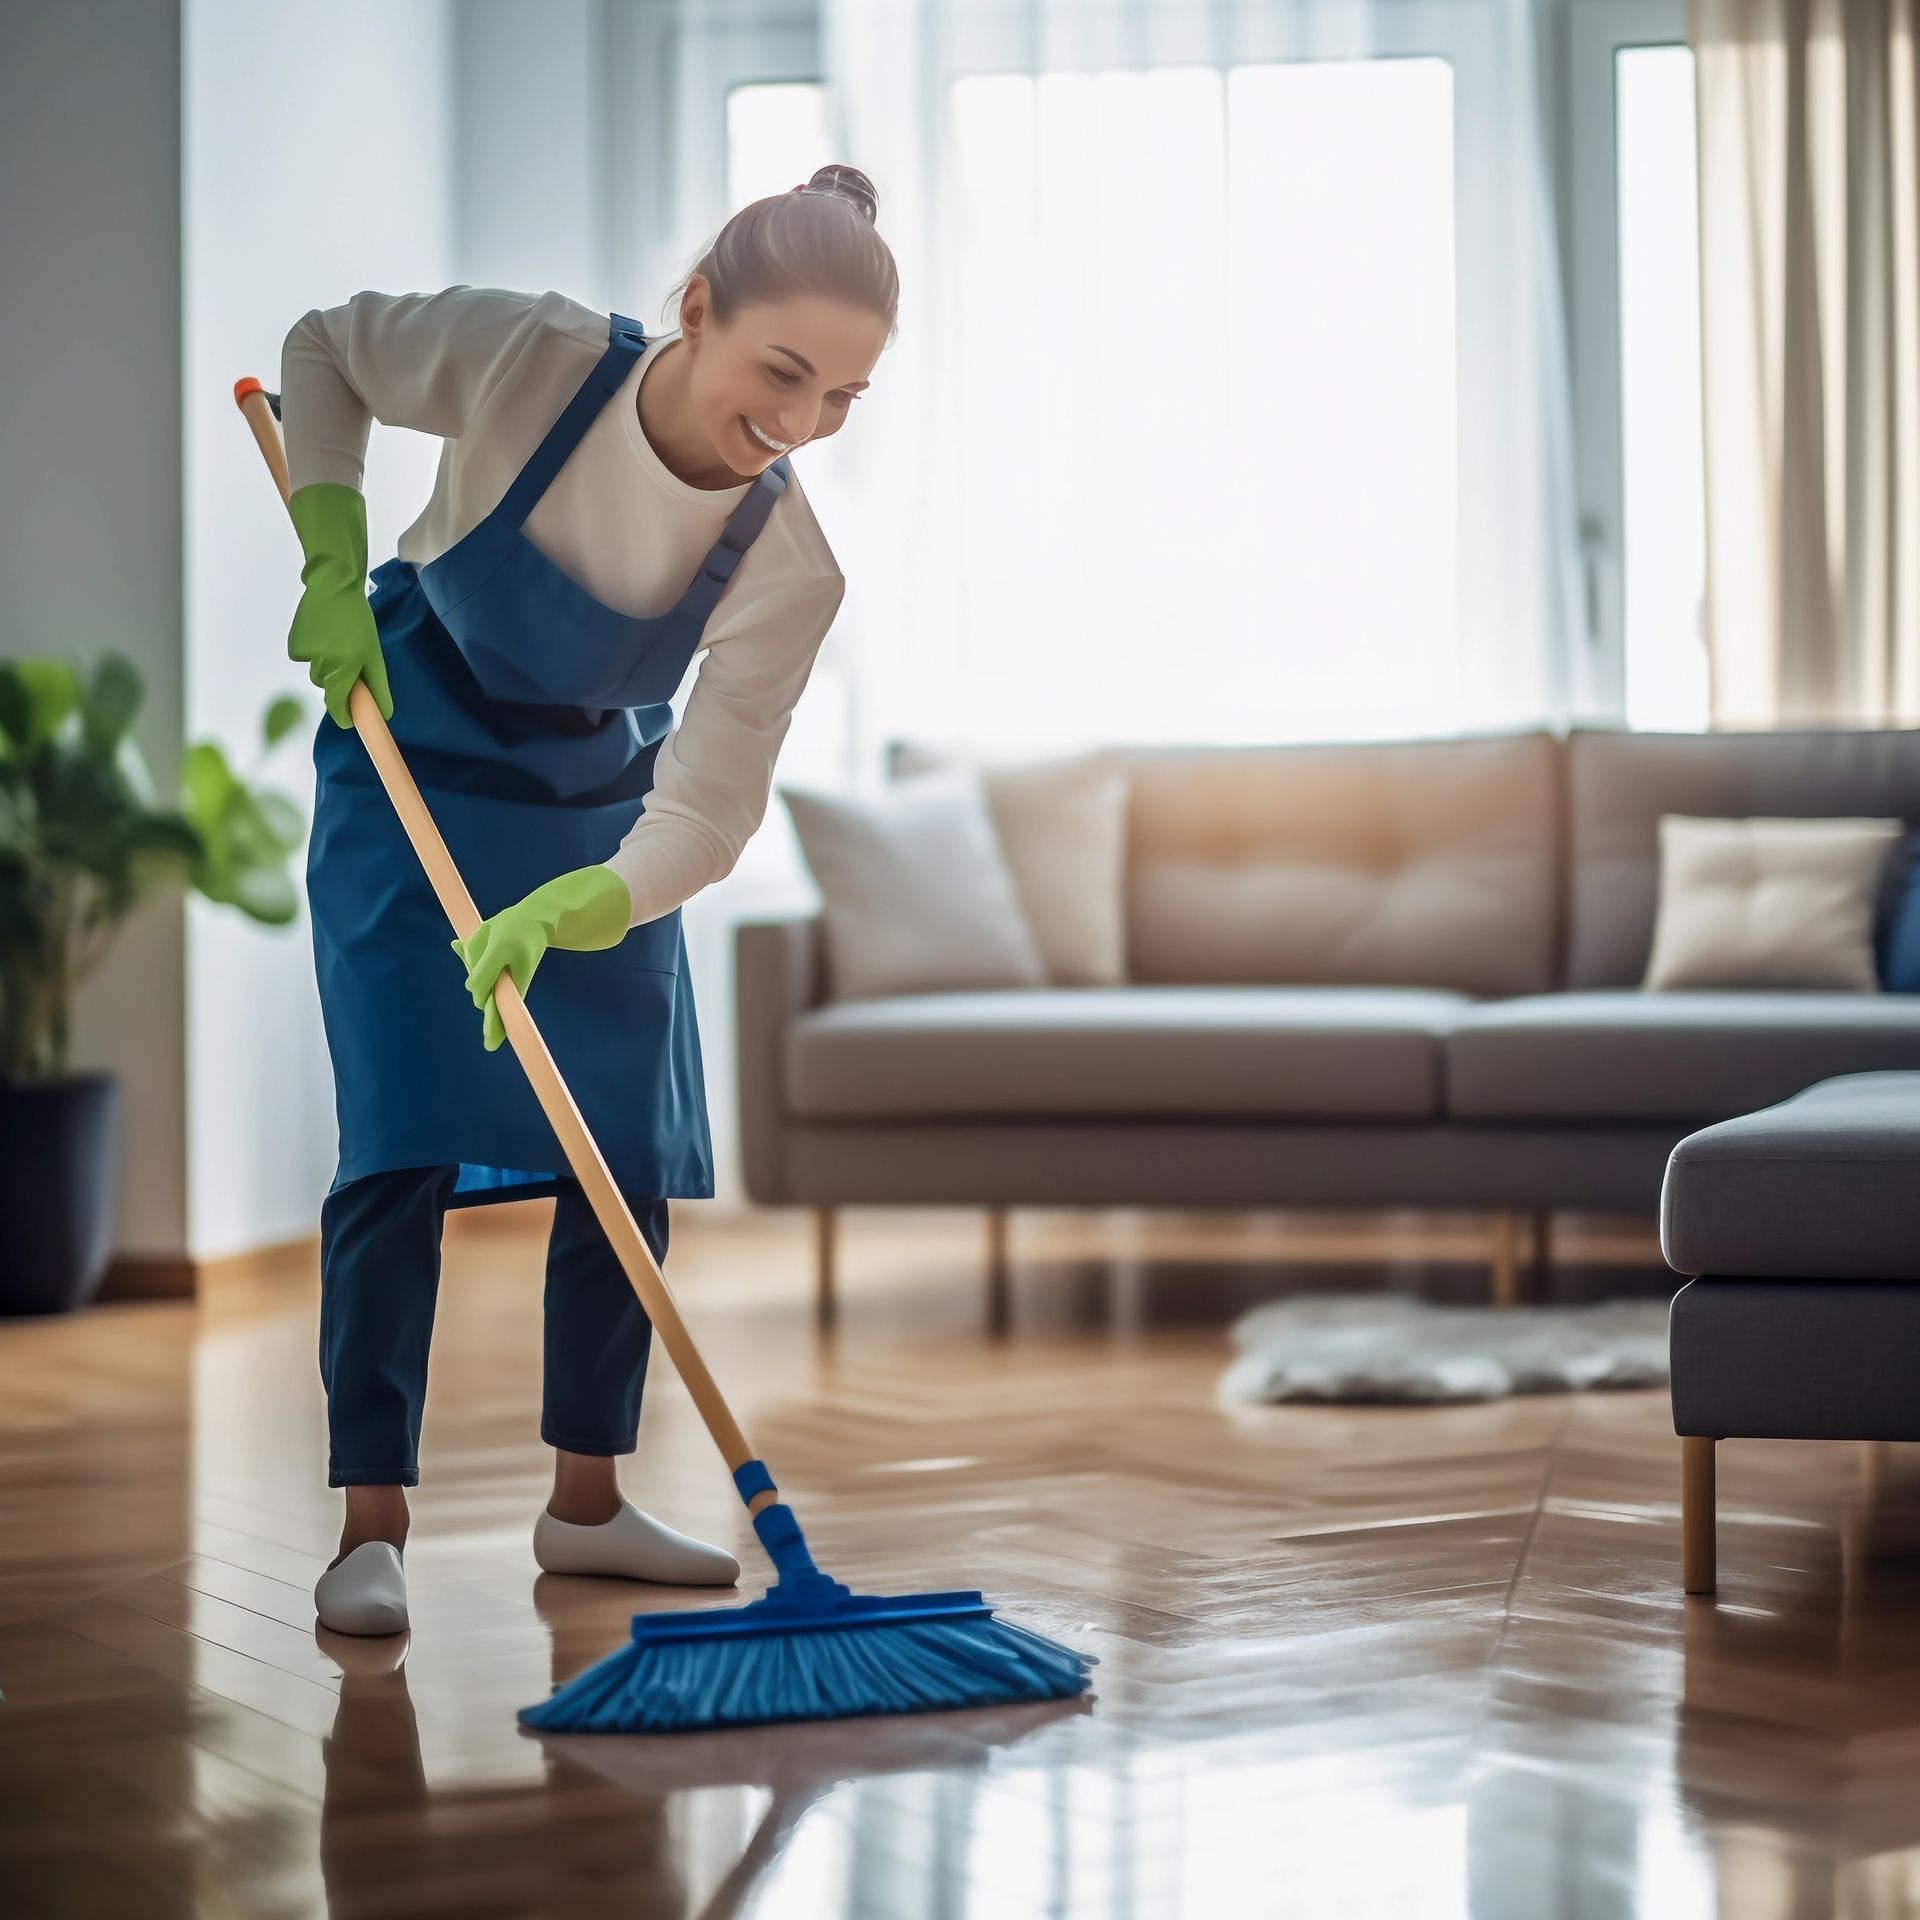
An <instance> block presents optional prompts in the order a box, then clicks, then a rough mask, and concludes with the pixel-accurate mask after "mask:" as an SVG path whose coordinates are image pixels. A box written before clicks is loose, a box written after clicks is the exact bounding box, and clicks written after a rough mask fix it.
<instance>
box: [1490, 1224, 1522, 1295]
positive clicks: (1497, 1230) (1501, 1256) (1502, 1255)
mask: <svg viewBox="0 0 1920 1920" xmlns="http://www.w3.org/2000/svg"><path fill="white" fill-rule="evenodd" d="M1492 1257H1493V1304H1494V1305H1495V1306H1496V1307H1510V1306H1512V1305H1513V1303H1514V1302H1515V1301H1516V1300H1517V1299H1518V1298H1519V1297H1520V1216H1519V1215H1518V1214H1517V1213H1514V1212H1512V1211H1511V1210H1510V1209H1507V1208H1502V1209H1501V1211H1500V1212H1498V1213H1496V1214H1495V1215H1494V1216H1493V1256H1492Z"/></svg>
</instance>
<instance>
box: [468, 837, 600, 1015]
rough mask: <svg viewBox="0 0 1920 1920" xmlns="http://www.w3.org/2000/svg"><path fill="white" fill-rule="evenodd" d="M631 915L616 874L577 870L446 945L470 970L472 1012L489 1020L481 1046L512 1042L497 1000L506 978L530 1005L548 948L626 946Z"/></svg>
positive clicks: (577, 868)
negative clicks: (495, 993)
mask: <svg viewBox="0 0 1920 1920" xmlns="http://www.w3.org/2000/svg"><path fill="white" fill-rule="evenodd" d="M632 907H633V898H632V895H631V894H629V893H628V891H627V883H626V882H625V881H624V880H622V879H621V878H620V876H619V875H618V874H617V873H615V872H614V871H613V869H612V868H611V867H576V868H575V869H574V870H573V871H572V872H571V873H563V874H561V875H560V876H559V877H558V878H557V879H554V880H549V881H548V882H547V883H546V884H545V885H544V886H539V887H535V888H534V890H533V891H532V892H531V893H530V894H528V895H527V897H526V898H525V899H524V900H520V901H516V902H515V904H514V905H512V906H510V907H508V908H506V909H505V910H504V911H502V912H500V913H496V914H495V915H494V916H493V917H492V918H491V919H489V920H482V921H481V922H480V924H479V925H478V926H477V927H475V928H474V930H473V931H472V932H471V933H470V934H468V935H467V936H466V937H465V938H464V939H461V938H455V939H453V940H451V941H449V942H448V944H449V945H450V946H451V947H452V948H453V950H454V952H455V953H457V954H458V955H459V956H460V958H461V960H462V961H463V962H464V963H465V965H466V969H467V991H468V993H469V994H471V995H472V996H473V1004H474V1005H475V1006H476V1007H479V1008H481V1009H482V1010H483V1012H484V1013H485V1016H486V1017H485V1019H484V1021H483V1022H482V1025H481V1029H480V1038H481V1040H482V1042H483V1044H484V1045H485V1047H486V1049H487V1051H488V1052H489V1053H492V1052H493V1051H494V1050H495V1049H496V1048H497V1047H498V1046H499V1045H500V1043H501V1041H502V1040H504V1039H505V1038H506V1037H507V1030H506V1027H505V1025H504V1024H503V1023H502V1021H501V1019H500V1009H499V1008H498V1007H497V1006H495V1005H494V999H493V989H494V985H495V983H496V982H497V981H498V980H499V978H500V975H501V974H502V973H503V972H504V973H508V974H510V975H511V976H512V979H513V984H514V985H515V986H516V987H517V988H518V989H519V990H520V997H521V999H522V1000H524V999H525V998H526V997H527V994H528V991H529V990H530V989H531V988H532V986H533V976H534V973H535V971H536V970H537V969H538V967H539V965H540V961H541V957H542V956H543V955H544V954H545V953H546V950H547V949H548V948H549V947H569V948H574V949H579V950H588V949H592V948H598V947H612V946H617V945H618V944H619V943H620V942H621V941H622V940H624V939H625V938H626V935H627V924H628V915H629V914H630V913H631V911H632Z"/></svg>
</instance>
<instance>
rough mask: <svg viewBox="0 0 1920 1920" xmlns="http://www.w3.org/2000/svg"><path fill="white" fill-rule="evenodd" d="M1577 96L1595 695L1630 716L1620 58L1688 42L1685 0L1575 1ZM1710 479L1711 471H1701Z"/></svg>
mask: <svg viewBox="0 0 1920 1920" xmlns="http://www.w3.org/2000/svg"><path fill="white" fill-rule="evenodd" d="M1567 11H1568V17H1567V35H1566V41H1565V46H1566V76H1565V77H1566V99H1567V102H1568V106H1569V116H1568V117H1569V125H1570V130H1571V133H1570V142H1571V144H1570V151H1569V153H1568V156H1567V165H1568V197H1567V205H1568V211H1569V227H1570V235H1571V260H1572V279H1573V287H1572V293H1573V297H1572V301H1571V303H1570V308H1569V333H1570V336H1571V350H1572V362H1571V364H1572V368H1573V414H1574V455H1575V487H1576V498H1577V500H1578V503H1579V514H1580V553H1581V562H1582V574H1583V579H1584V585H1585V606H1586V615H1587V632H1586V642H1587V674H1586V683H1587V700H1588V703H1589V705H1590V707H1591V709H1592V711H1593V715H1594V717H1595V718H1596V719H1599V720H1602V721H1605V722H1607V723H1608V724H1612V725H1619V726H1624V725H1626V715H1627V635H1626V578H1627V576H1626V491H1625V467H1626V445H1625V396H1624V392H1623V388H1622V380H1621V337H1620V203H1619V180H1620V175H1619V142H1618V132H1619V116H1618V102H1617V97H1616V69H1615V64H1614V63H1615V59H1616V57H1617V55H1618V54H1619V53H1620V52H1621V51H1622V50H1624V49H1627V48H1633V47H1659V46H1674V45H1680V46H1684V45H1686V44H1688V41H1687V3H1686V0H1568V9H1567ZM1702 484H1703V485H1704V476H1702Z"/></svg>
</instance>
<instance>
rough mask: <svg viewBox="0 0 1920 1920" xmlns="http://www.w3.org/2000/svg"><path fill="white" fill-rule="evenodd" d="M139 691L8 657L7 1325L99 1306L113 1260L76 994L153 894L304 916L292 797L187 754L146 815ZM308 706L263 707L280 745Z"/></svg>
mask: <svg viewBox="0 0 1920 1920" xmlns="http://www.w3.org/2000/svg"><path fill="white" fill-rule="evenodd" d="M145 693H146V689H145V685H144V683H143V681H142V680H141V677H140V673H139V670H138V669H137V668H136V667H135V666H134V665H133V663H132V662H131V661H130V660H127V659H125V658H124V657H123V656H121V655H118V654H109V655H107V656H106V657H105V658H104V659H102V660H101V661H100V663H99V664H98V666H97V667H96V668H95V669H94V672H93V674H92V676H91V677H90V678H83V677H82V675H81V674H80V673H79V672H78V671H77V670H76V669H75V668H74V667H73V666H72V665H70V664H69V663H68V662H66V661H64V660H54V659H43V660H11V661H0V1314H20V1313H53V1312H61V1311H65V1310H67V1309H70V1308H73V1307H77V1306H80V1305H82V1304H84V1302H86V1301H87V1300H89V1299H90V1298H92V1296H93V1294H94V1292H95V1290H96V1289H97V1288H98V1287H99V1284H100V1281H101V1279H102V1278H103V1277H104V1275H105V1273H106V1269H107V1262H108V1259H109V1257H110V1256H111V1253H112V1246H113V1223H114V1200H115V1191H116V1187H117V1183H118V1163H119V1081H118V1077H117V1076H116V1075H114V1074H112V1073H105V1072H94V1073H74V1072H70V1071H69V1070H68V1067H67V1052H68V1030H69V1021H70V1016H71V1010H72V1006H73V998H74V994H75V991H76V989H77V988H78V987H79V985H80V983H81V982H82V981H83V980H85V979H86V977H87V975H88V974H89V973H91V972H92V971H93V969H94V968H95V967H96V966H98V965H99V963H100V960H101V958H102V957H103V956H104V955H105V953H106V952H107V950H108V948H109V947H110V946H111V945H112V943H113V940H114V937H115V935H116V933H117V932H118V930H119V928H120V925H121V923H122V922H123V921H124V920H125V919H126V917H127V916H128V914H130V913H131V912H132V911H133V910H134V908H135V907H136V906H138V905H139V903H140V902H141V900H142V899H144V898H145V897H146V896H147V895H148V894H150V893H151V892H152V891H153V890H154V889H155V888H156V887H159V886H162V885H165V884H171V883H176V882H178V883H183V884H185V885H188V886H191V887H193V888H195V889H196V890H198V891H199V892H200V893H202V894H204V895H205V896H206V897H207V898H208V899H209V900H218V901H222V902H224V903H226V904H227V905H229V906H233V907H237V908H239V909H240V911H241V912H242V913H245V914H248V915H249V916H251V917H252V918H253V919H255V920H258V921H261V922H263V923H264V924H266V925H270V926H284V925H286V924H287V923H288V922H290V921H292V920H293V919H295V918H296V917H297V915H298V911H299V897H298V894H297V893H296V891H295V886H294V880H293V876H292V874H291V873H290V872H289V870H288V864H287V863H288V857H289V856H290V855H291V854H292V853H293V852H294V851H295V850H296V849H297V848H298V847H299V845H300V843H301V839H302V837H303V836H304V834H305V831H306V823H305V820H304V819H303V817H302V815H301V813H300V809H299V808H298V807H297V806H295V805H294V803H293V801H292V800H290V799H289V798H288V797H287V796H286V795H285V794H281V793H276V792H273V791H271V790H268V789H265V788H260V787H256V786H254V785H253V784H252V778H251V773H249V775H248V776H247V777H245V778H243V777H242V776H241V775H239V774H237V773H236V772H234V770H233V769H232V768H231V767H230V766H229V765H228V763H227V760H226V757H225V755H223V754H222V753H221V751H220V749H219V748H218V747H217V746H215V745H214V744H213V743H212V742H210V741H203V742H201V743H199V744H198V745H195V746H193V747H190V748H189V749H188V750H187V754H186V757H185V760H184V762H183V764H182V768H181V779H180V795H179V802H178V804H177V805H176V806H173V807H161V806H156V805H155V804H154V793H153V783H152V781H151V779H150V778H149V776H148V772H147V767H146V763H145V761H144V759H143V758H142V756H141V753H140V749H139V746H138V744H137V743H136V742H135V740H134V738H133V733H132V727H133V720H134V716H135V715H136V714H137V713H138V712H139V710H140V703H141V701H142V700H143V699H144V698H145ZM302 712H303V708H302V705H301V702H300V701H298V700H296V699H293V698H292V697H290V696H285V695H283V696H282V697H281V698H279V699H276V700H274V701H273V702H272V703H271V704H270V705H269V706H268V708H267V712H266V718H265V722H264V734H265V744H266V749H268V750H270V749H271V748H272V747H273V746H274V745H275V744H276V743H277V742H278V741H279V740H281V739H282V738H283V737H284V736H285V735H286V734H287V733H288V732H289V731H290V730H291V729H292V728H293V727H295V726H297V725H298V724H299V722H300V718H301V715H302Z"/></svg>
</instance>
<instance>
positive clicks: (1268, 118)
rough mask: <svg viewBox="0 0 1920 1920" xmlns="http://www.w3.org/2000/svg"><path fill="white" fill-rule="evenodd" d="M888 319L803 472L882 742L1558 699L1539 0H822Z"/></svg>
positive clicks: (1351, 733)
mask: <svg viewBox="0 0 1920 1920" xmlns="http://www.w3.org/2000/svg"><path fill="white" fill-rule="evenodd" d="M822 24H823V48H824V68H825V76H824V77H825V78H826V80H827V82H828V85H829V90H830V91H829V98H830V100H831V102H832V106H833V111H834V112H835V113H836V114H837V116H838V125H837V127H836V136H837V137H836V139H835V151H836V154H837V155H838V156H839V157H843V158H846V159H849V160H851V161H853V162H854V163H856V164H857V165H859V166H861V167H864V168H865V169H866V170H867V171H868V172H869V173H870V174H871V175H872V176H873V178H874V181H875V183H876V185H877V187H878V189H879V192H880V201H881V206H880V227H881V231H882V232H883V233H884V234H885V236H886V237H887V239H888V241H889V242H890V243H891V245H892V246H893V248H894V251H895V253H896V255H897V257H898V259H899V262H900V269H901V277H902V298H901V307H900V337H899V339H898V341H897V342H896V344H895V345H894V346H893V347H892V348H890V349H889V350H888V351H887V353H886V354H884V355H883V356H882V358H881V361H880V365H879V368H878V369H877V371H876V373H875V375H874V387H873V392H872V394H871V395H870V396H869V399H868V400H867V401H866V402H863V403H862V405H861V408H860V411H859V414H858V416H857V417H856V419H855V421H854V422H853V423H852V424H851V426H850V428H849V430H848V432H847V434H846V436H845V439H844V445H843V446H842V447H840V448H836V449H835V450H834V460H833V462H832V464H831V466H830V467H828V468H827V469H826V470H824V471H822V472H821V474H820V479H819V483H818V484H817V485H816V483H815V482H814V481H812V480H810V481H809V486H810V488H812V489H813V490H815V491H816V492H820V491H822V490H823V489H824V490H825V491H826V492H827V493H828V494H829V495H830V496H831V497H830V498H828V499H825V500H823V502H822V509H823V519H825V520H827V522H828V524H829V526H830V537H831V538H832V540H833V542H834V546H835V549H836V552H837V553H838V554H839V556H840V559H841V563H842V565H843V567H844V569H845V571H846V574H847V577H848V581H849V591H848V597H847V601H846V605H845V607H844V609H843V611H842V615H841V624H842V631H841V632H840V633H839V634H837V635H836V639H837V641H838V643H839V645H840V646H841V647H842V648H843V649H844V657H845V658H846V661H847V665H848V667H849V669H850V672H849V681H850V684H851V685H852V686H853V687H854V688H855V689H856V690H857V694H856V698H857V710H856V712H855V714H854V716H853V722H854V733H855V741H856V746H857V749H858V757H859V759H860V761H861V764H862V773H863V775H864V774H866V773H867V772H868V770H870V769H871V768H872V767H873V766H874V764H875V756H876V752H877V748H878V746H879V745H880V743H881V742H883V741H884V740H886V739H888V738H890V737H894V736H896V735H903V734H907V735H913V736H915V737H919V738H925V739H932V740H936V741H942V742H945V743H948V744H950V745H953V746H956V747H960V748H963V749H971V750H974V751H989V752H992V751H1001V752H1009V753H1011V752H1020V751H1029V750H1033V751H1040V750H1047V749H1050V748H1064V747H1071V746H1075V745H1080V744H1085V743H1090V742H1092V741H1096V740H1111V739H1121V740H1134V741H1151V740H1198V741H1221V742H1234V741H1257V740H1286V739H1307V738H1328V737H1339V736H1346V737H1380V736H1390V735H1404V734H1421V733H1444V732H1449V731H1454V730H1457V729H1462V728H1473V727H1480V726H1499V725H1509V724H1515V725H1524V724H1531V723H1535V722H1538V721H1542V720H1551V719H1558V718H1561V717H1564V716H1565V715H1566V713H1567V712H1568V711H1569V708H1570V707H1572V706H1577V705H1578V703H1579V702H1580V700H1581V698H1582V696H1583V691H1584V690H1583V688H1582V686H1581V684H1580V680H1579V674H1578V663H1579V660H1580V657H1581V653H1582V638H1581V630H1580V628H1579V625H1578V620H1579V594H1578V550H1577V538H1576V527H1575V520H1576V516H1575V511H1574V507H1573V499H1574V494H1573V486H1572V477H1571V476H1572V460H1571V428H1570V411H1571V409H1570V401H1569V394H1568V380H1567V371H1566V367H1567V356H1566V352H1565V341H1564V328H1563V325H1562V315H1561V303H1560V297H1559V281H1558V278H1557V273H1556V270H1555V248H1554V236H1553V229H1552V224H1551V212H1550V210H1551V206H1552V194H1551V188H1550V185H1549V174H1548V169H1547V165H1546V160H1545V152H1544V142H1543V138H1542V132H1541V127H1542V118H1541V113H1540V107H1539V88H1538V68H1537V63H1536V43H1535V37H1534V31H1533V21H1532V16H1531V13H1530V11H1529V7H1528V4H1527V0H1338V3H1337V4H1331V5H1323V4H1311V3H1309V0H1278V3H1274V0H1270V3H1269V4H1264V5H1254V4H1238V5H1236V4H1234V0H1214V3H1213V4H1210V5H1194V6H1191V7H1188V6H1182V5H1179V4H1170V3H1169V0H823V5H822Z"/></svg>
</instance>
